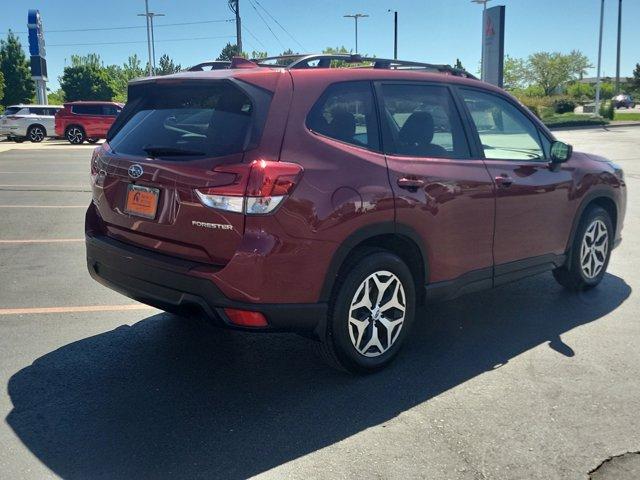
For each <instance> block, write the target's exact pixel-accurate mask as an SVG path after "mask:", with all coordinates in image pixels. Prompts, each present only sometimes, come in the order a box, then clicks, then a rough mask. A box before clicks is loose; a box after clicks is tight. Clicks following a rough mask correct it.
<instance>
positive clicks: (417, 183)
mask: <svg viewBox="0 0 640 480" xmlns="http://www.w3.org/2000/svg"><path fill="white" fill-rule="evenodd" d="M398 186H399V187H400V188H404V189H406V190H409V191H410V192H415V191H417V190H418V189H419V188H420V187H422V186H424V180H422V179H421V178H406V177H402V178H399V179H398Z"/></svg>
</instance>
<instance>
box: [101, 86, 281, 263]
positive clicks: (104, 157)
mask: <svg viewBox="0 0 640 480" xmlns="http://www.w3.org/2000/svg"><path fill="white" fill-rule="evenodd" d="M271 96H272V94H271V92H269V91H268V90H265V89H263V88H258V87H255V86H253V85H251V84H248V83H246V82H242V81H239V80H236V79H234V78H232V77H227V78H221V79H197V80H194V79H188V78H185V79H180V78H178V79H176V78H175V77H173V78H172V77H167V80H162V79H159V80H155V81H150V82H141V83H138V84H132V85H130V87H129V101H128V103H127V105H126V106H125V108H124V109H123V111H122V113H121V114H120V116H119V117H118V119H117V121H116V123H115V124H114V126H113V127H112V129H111V130H110V132H109V135H108V137H107V142H106V143H105V144H104V145H103V147H102V148H101V150H100V151H98V152H97V156H98V157H99V159H100V167H99V168H100V169H101V170H102V175H101V179H100V182H98V183H99V185H96V182H94V203H96V205H97V208H98V211H99V213H100V216H101V217H102V219H103V220H104V222H105V224H106V230H107V234H108V235H109V236H111V237H113V238H116V239H119V240H122V241H125V242H127V243H131V244H135V245H138V246H141V247H143V248H149V249H153V250H156V251H160V252H162V253H166V254H169V255H174V256H179V257H182V258H186V259H190V260H195V261H199V262H205V263H211V264H217V265H223V264H225V263H226V262H227V261H228V260H229V259H230V258H231V257H232V256H233V254H234V252H235V251H236V249H237V246H238V243H239V242H240V240H241V238H242V235H243V231H244V215H243V214H242V213H236V212H228V211H223V210H217V209H212V208H209V207H207V206H205V205H203V204H202V202H201V201H200V199H199V197H198V195H197V193H196V189H206V188H208V187H216V186H220V185H228V184H230V183H232V182H233V181H234V179H235V175H234V174H233V173H228V172H219V171H214V169H215V168H216V167H218V168H220V167H221V166H223V165H225V164H238V163H242V162H244V161H246V159H245V155H246V153H247V152H248V151H250V150H252V149H255V148H256V147H257V145H258V143H259V141H260V136H261V133H262V130H263V127H264V123H265V121H266V116H267V111H268V108H269V105H270V102H271ZM94 173H95V172H94Z"/></svg>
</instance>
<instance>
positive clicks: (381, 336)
mask: <svg viewBox="0 0 640 480" xmlns="http://www.w3.org/2000/svg"><path fill="white" fill-rule="evenodd" d="M405 298H406V297H405V292H404V287H403V286H402V282H401V281H400V279H399V278H398V277H397V276H396V275H394V274H393V273H391V272H388V271H386V270H380V271H378V272H375V273H372V274H371V275H369V276H368V277H367V278H366V279H365V280H364V281H363V282H362V283H361V284H360V286H359V287H358V289H357V290H356V293H355V295H354V297H353V300H352V302H351V307H350V308H349V336H350V338H351V343H352V344H353V346H354V347H355V349H356V350H357V351H358V353H360V354H361V355H364V356H365V357H378V356H380V355H382V354H383V353H385V352H387V351H388V350H389V349H390V348H391V347H392V346H393V344H394V342H395V341H396V340H397V339H398V336H399V335H400V331H401V330H402V326H403V324H404V319H405V311H406V301H405Z"/></svg>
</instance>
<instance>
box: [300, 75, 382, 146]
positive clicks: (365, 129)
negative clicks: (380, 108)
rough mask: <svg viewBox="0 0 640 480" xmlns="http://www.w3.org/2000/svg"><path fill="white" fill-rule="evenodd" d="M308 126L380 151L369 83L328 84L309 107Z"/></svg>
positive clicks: (333, 136)
mask: <svg viewBox="0 0 640 480" xmlns="http://www.w3.org/2000/svg"><path fill="white" fill-rule="evenodd" d="M307 127H308V128H309V129H310V130H311V131H313V132H316V133H319V134H321V135H325V136H327V137H331V138H334V139H336V140H340V141H341V142H346V143H350V144H352V145H356V146H358V147H365V148H369V149H371V150H379V147H380V142H379V138H378V131H379V128H378V119H377V117H376V111H375V106H374V100H373V92H372V90H371V84H370V83H369V82H347V83H338V84H334V85H332V86H330V87H329V88H328V89H327V91H326V92H325V93H324V94H323V95H322V97H320V100H318V102H317V103H316V104H315V106H314V107H313V108H312V109H311V112H310V113H309V116H308V117H307Z"/></svg>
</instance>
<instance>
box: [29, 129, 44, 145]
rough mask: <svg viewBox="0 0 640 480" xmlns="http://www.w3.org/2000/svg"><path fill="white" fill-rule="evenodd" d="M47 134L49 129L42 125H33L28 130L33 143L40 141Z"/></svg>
mask: <svg viewBox="0 0 640 480" xmlns="http://www.w3.org/2000/svg"><path fill="white" fill-rule="evenodd" d="M46 136H47V131H46V130H45V128H44V127H43V126H42V125H31V126H30V127H29V129H28V130H27V138H28V139H29V141H30V142H31V143H40V142H41V141H42V140H44V139H45V137H46Z"/></svg>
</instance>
